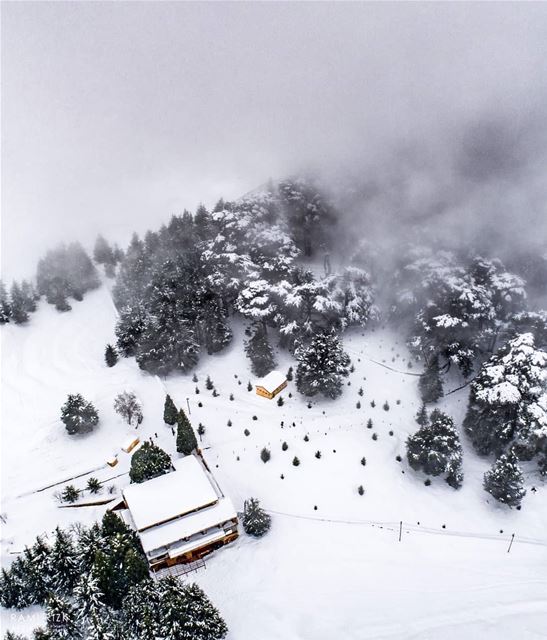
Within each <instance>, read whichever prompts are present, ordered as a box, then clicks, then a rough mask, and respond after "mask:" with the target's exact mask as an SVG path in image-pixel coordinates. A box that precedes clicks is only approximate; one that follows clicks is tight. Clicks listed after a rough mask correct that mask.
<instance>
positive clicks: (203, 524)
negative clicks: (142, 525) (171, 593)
mask: <svg viewBox="0 0 547 640" xmlns="http://www.w3.org/2000/svg"><path fill="white" fill-rule="evenodd" d="M236 517H237V512H236V510H235V509H234V505H233V504H232V501H231V500H230V499H229V498H221V499H220V500H219V501H218V502H217V503H216V504H213V505H211V506H210V507H206V508H205V509H200V510H199V511H196V512H195V513H189V514H188V515H186V516H183V517H181V518H177V519H176V520H172V521H171V522H166V523H165V524H162V525H159V526H157V527H153V528H152V529H148V530H146V531H142V532H141V533H139V537H140V539H141V543H142V547H143V549H144V551H145V552H146V553H149V552H150V551H153V550H154V549H159V548H161V547H165V546H167V545H172V544H173V543H175V542H177V541H179V540H183V539H184V538H189V537H190V536H193V535H195V534H196V533H200V532H201V531H206V530H207V529H210V528H211V527H214V526H216V525H220V524H222V523H224V522H227V521H228V520H232V519H233V518H236ZM197 542H198V545H197V546H201V545H202V544H203V538H202V537H199V538H198V539H197ZM181 544H182V543H181ZM175 555H179V552H177V553H175Z"/></svg>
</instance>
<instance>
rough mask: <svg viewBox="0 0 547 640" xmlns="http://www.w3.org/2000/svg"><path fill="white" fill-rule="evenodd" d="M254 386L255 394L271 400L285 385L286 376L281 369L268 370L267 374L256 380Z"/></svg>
mask: <svg viewBox="0 0 547 640" xmlns="http://www.w3.org/2000/svg"><path fill="white" fill-rule="evenodd" d="M255 386H256V393H257V395H259V396H262V397H264V398H269V399H270V400H271V399H272V398H275V396H276V395H277V394H278V393H279V392H280V391H282V390H283V389H284V388H285V387H286V386H287V378H286V377H285V376H284V375H283V374H282V373H281V371H270V373H268V375H267V376H264V378H262V379H261V380H257V382H256V385H255Z"/></svg>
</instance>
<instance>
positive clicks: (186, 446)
mask: <svg viewBox="0 0 547 640" xmlns="http://www.w3.org/2000/svg"><path fill="white" fill-rule="evenodd" d="M197 446H198V441H197V440H196V434H195V433H194V430H193V429H192V425H191V424H190V421H189V420H188V418H187V417H186V414H185V413H184V409H180V410H179V412H178V414H177V451H178V453H183V454H184V455H185V456H187V455H190V454H191V453H192V451H194V449H197Z"/></svg>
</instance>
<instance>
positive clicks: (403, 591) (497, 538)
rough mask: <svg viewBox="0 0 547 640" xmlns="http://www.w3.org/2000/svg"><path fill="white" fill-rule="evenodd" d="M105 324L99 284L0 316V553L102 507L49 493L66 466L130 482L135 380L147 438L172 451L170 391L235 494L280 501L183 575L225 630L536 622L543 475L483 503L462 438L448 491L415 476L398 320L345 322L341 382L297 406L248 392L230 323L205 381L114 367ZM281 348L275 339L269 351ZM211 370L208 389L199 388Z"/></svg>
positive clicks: (295, 637) (540, 601)
mask: <svg viewBox="0 0 547 640" xmlns="http://www.w3.org/2000/svg"><path fill="white" fill-rule="evenodd" d="M114 324H115V310H114V307H113V305H112V301H111V299H110V295H109V292H108V289H107V288H106V287H105V286H103V287H101V288H100V289H99V290H97V291H94V292H92V293H89V294H88V295H87V296H86V298H85V300H84V301H83V302H81V303H74V304H73V310H72V312H70V313H66V314H59V313H57V312H56V311H55V310H54V309H53V308H52V307H50V306H48V305H46V304H45V303H41V306H40V309H39V311H38V312H37V313H36V314H33V316H32V317H31V320H30V323H29V326H26V327H18V326H11V325H8V326H5V327H3V328H2V409H1V418H2V442H1V445H2V472H1V473H2V512H3V513H4V514H5V515H6V516H7V521H6V524H5V525H4V526H3V531H2V540H1V543H2V560H3V562H9V559H10V557H11V556H10V554H13V553H16V552H18V551H20V550H21V549H22V548H23V546H24V545H25V544H26V543H29V542H31V541H32V540H33V538H34V537H35V536H36V535H37V534H38V533H41V532H43V531H50V530H52V529H53V528H54V527H55V525H57V524H61V525H66V524H68V523H70V522H75V521H83V522H91V521H92V520H94V519H97V518H99V517H101V515H102V513H103V512H104V507H86V508H79V509H66V508H59V506H58V504H57V502H56V501H55V500H54V497H53V495H54V493H55V491H57V490H59V489H62V488H63V486H64V485H65V484H66V482H65V480H66V479H68V478H72V477H75V476H81V477H78V478H76V479H75V480H73V481H72V483H73V484H75V485H76V486H77V487H78V488H83V487H84V486H85V484H86V481H87V478H88V477H89V476H90V475H94V476H96V477H98V478H99V479H100V480H105V481H107V482H106V485H111V484H112V485H115V486H116V487H117V488H118V489H119V488H120V487H121V486H123V485H124V484H126V483H127V482H128V477H127V471H128V468H129V461H130V456H129V455H128V454H125V453H122V452H121V445H122V443H123V441H124V440H125V439H126V437H127V435H129V434H130V433H131V430H129V428H128V427H127V426H126V425H124V424H123V423H122V422H121V420H120V419H119V418H118V417H117V416H116V414H115V413H114V410H113V407H112V404H113V400H114V397H115V395H117V394H118V393H119V392H121V391H123V390H128V391H134V392H135V393H136V394H137V395H138V397H139V398H140V400H141V401H142V403H143V407H144V416H145V418H144V422H143V423H142V425H141V426H140V427H139V429H138V433H139V435H140V436H141V438H142V439H145V438H150V437H152V438H153V439H154V440H155V441H157V443H158V444H159V445H160V446H162V447H163V448H164V449H166V450H167V451H168V452H169V453H170V454H171V455H173V456H176V455H177V454H176V452H175V442H174V438H173V435H172V433H171V429H170V427H168V426H166V425H165V424H164V423H163V420H162V413H163V401H164V397H165V392H166V391H168V392H169V393H170V394H171V395H172V397H173V399H174V400H175V403H177V404H179V405H182V406H184V407H185V408H186V407H187V399H188V403H189V406H190V411H191V413H190V416H189V417H190V419H191V421H192V423H193V425H194V428H196V429H197V426H198V424H199V423H200V422H201V423H202V424H204V425H205V427H206V433H205V435H204V437H203V443H202V446H203V448H204V453H205V456H206V458H207V460H208V461H209V463H210V464H211V466H212V468H213V470H214V471H215V473H216V475H217V478H218V480H219V482H220V483H221V485H222V487H223V489H224V490H225V491H226V493H228V494H229V495H230V496H231V497H232V499H233V501H234V503H235V504H236V506H237V507H238V508H241V507H242V504H243V500H244V499H245V498H246V497H249V496H254V497H257V498H259V499H260V500H261V502H262V504H263V506H264V507H265V508H267V509H269V510H270V511H272V512H273V515H272V517H273V525H272V529H271V531H270V533H269V534H268V535H267V536H266V537H265V538H263V539H261V540H254V539H250V538H248V537H246V536H245V535H242V536H241V538H240V539H239V541H237V542H236V543H235V544H233V545H231V546H229V547H227V548H225V549H223V550H220V551H218V552H217V553H215V554H214V555H212V556H209V557H208V559H207V568H206V570H203V571H202V572H201V573H197V574H195V576H194V578H195V580H196V581H197V582H199V583H200V584H201V585H202V586H203V588H204V589H205V590H206V592H207V593H208V594H209V596H210V597H211V598H212V600H213V601H214V603H215V604H216V605H217V606H218V608H219V609H220V611H221V613H222V615H223V616H224V618H225V619H226V622H227V623H228V626H229V628H230V636H229V637H230V639H231V640H247V639H254V638H260V639H261V640H308V639H309V640H312V639H313V640H323V639H324V640H327V639H328V640H331V639H333V638H336V639H338V638H340V639H350V640H351V639H356V640H357V639H359V640H361V639H365V638H400V639H403V638H404V639H409V638H420V639H429V638H431V639H438V638H442V639H446V640H452V639H454V640H456V639H458V640H461V639H463V638H466V639H473V638H485V639H487V640H488V639H490V638H491V639H494V638H495V639H496V640H500V639H513V638H515V639H517V638H518V639H519V640H520V639H522V640H527V639H533V638H544V637H546V636H547V533H546V532H547V488H546V487H545V485H544V484H542V483H541V481H539V479H538V478H537V476H535V475H534V474H533V473H530V474H529V475H528V476H527V479H528V488H530V487H531V486H532V485H534V486H535V487H536V488H537V492H535V493H533V492H530V491H529V492H528V494H527V496H526V497H525V499H524V502H523V507H522V510H521V511H516V510H510V509H506V508H504V507H501V506H499V505H497V504H494V503H493V501H492V500H491V501H490V502H487V498H488V494H486V493H485V492H484V491H483V490H482V474H483V473H484V471H485V469H486V468H487V467H488V465H489V462H488V461H487V460H483V459H479V458H478V457H477V456H475V455H474V454H473V452H472V451H471V450H470V449H469V447H468V446H467V442H466V441H465V438H463V442H464V473H465V480H464V486H463V488H462V489H461V490H459V491H454V490H453V489H451V488H450V487H449V486H448V485H446V484H445V483H444V482H443V481H442V480H433V482H432V485H431V486H429V487H427V486H424V483H423V481H424V477H423V476H420V475H418V474H415V473H414V472H413V471H412V470H410V469H409V468H408V465H407V464H406V462H404V442H405V439H406V437H407V435H408V434H409V433H410V432H412V431H414V430H415V429H416V427H417V425H416V423H415V422H414V415H415V413H416V411H417V409H418V406H419V401H418V394H417V377H415V376H412V375H409V373H413V372H416V371H418V368H417V367H414V368H413V369H410V370H409V369H408V368H407V360H408V357H409V356H408V352H407V351H406V348H405V346H404V340H403V339H402V338H401V337H398V336H395V335H394V334H393V333H391V332H389V331H387V330H381V329H377V330H375V331H367V332H366V333H364V334H363V332H361V331H353V332H350V333H349V334H346V336H345V340H344V343H345V347H346V349H347V350H348V352H349V353H350V355H351V357H352V359H353V363H354V365H355V371H354V373H352V374H351V375H350V377H349V379H348V382H349V383H350V384H349V385H348V386H347V387H346V388H345V390H344V395H343V397H342V398H341V399H339V400H337V401H334V402H332V401H327V400H313V401H312V407H311V408H308V406H307V405H308V401H307V400H306V399H304V398H302V397H301V396H300V395H299V394H298V393H297V392H296V389H295V386H294V383H289V386H288V388H287V389H286V390H285V391H284V392H283V394H282V395H283V398H284V400H285V403H284V405H283V406H281V407H280V406H278V405H277V403H276V401H275V400H273V401H269V400H267V399H264V398H261V397H259V396H257V395H256V394H255V393H254V391H253V392H248V391H247V382H248V381H249V380H251V381H252V380H253V376H252V375H251V373H250V369H249V363H248V361H247V359H246V358H245V356H244V353H243V346H242V339H243V335H242V329H241V327H239V326H238V327H235V333H236V337H235V339H234V342H233V344H232V346H231V347H230V348H229V349H228V350H226V352H224V353H222V354H220V355H217V356H212V357H207V356H204V357H202V359H201V361H200V364H199V366H198V368H197V369H196V373H197V376H198V378H199V382H198V383H197V386H198V387H199V389H200V393H199V395H198V394H196V393H195V387H196V384H195V383H193V382H192V380H191V378H192V376H191V375H188V376H173V377H170V378H168V379H167V380H160V379H158V378H155V377H153V376H149V375H147V374H144V373H143V372H141V371H140V370H139V369H138V367H137V366H136V364H135V362H134V360H132V359H131V360H121V361H120V362H119V363H118V364H117V365H116V366H115V367H114V368H112V369H108V368H107V367H106V366H105V365H104V360H103V353H104V347H105V345H106V343H107V342H113V341H114V333H113V331H114ZM374 361H375V362H374ZM290 364H293V365H294V362H291V360H290V357H289V356H288V355H287V354H284V353H283V354H280V368H281V369H282V370H286V369H287V368H288V366H289V365H290ZM382 364H385V365H387V366H389V367H391V368H392V369H396V371H393V370H391V369H387V368H385V367H384V366H382ZM207 374H209V375H210V376H211V378H212V380H213V382H214V384H215V387H216V389H217V391H218V392H219V394H220V395H219V396H218V397H216V398H215V397H213V396H212V393H211V392H210V391H207V390H206V389H205V384H204V382H205V377H206V376H207ZM240 383H241V384H240ZM360 386H362V387H363V390H364V394H363V396H362V397H361V396H359V395H358V389H359V387H360ZM455 386H457V382H456V381H454V383H453V384H452V383H451V384H450V385H448V388H449V389H450V388H453V387H455ZM76 392H79V393H82V395H83V396H84V397H85V398H86V399H88V400H91V401H92V402H93V404H94V405H95V406H96V407H97V409H98V410H99V415H100V424H99V426H98V427H97V428H96V429H95V431H94V432H93V433H91V434H88V435H86V436H69V435H68V434H67V432H66V431H65V429H64V426H63V424H62V423H61V422H60V420H59V411H60V407H61V405H62V404H63V402H64V401H65V399H66V396H67V394H68V393H76ZM230 393H233V395H234V400H233V401H231V400H230V399H229V396H230ZM289 393H292V397H289ZM372 400H374V401H375V403H376V406H375V407H374V408H373V407H371V404H370V403H371V401H372ZM386 400H387V401H388V402H389V406H390V408H389V411H385V410H384V409H383V404H384V402H385V401H386ZM358 401H360V402H361V408H357V407H356V403H357V402H358ZM198 402H202V403H203V406H202V407H199V406H198ZM465 406H466V390H465V389H464V390H462V391H459V392H457V393H454V394H451V395H449V396H448V397H447V398H446V399H445V401H444V402H443V407H444V408H445V409H446V410H447V411H448V413H450V414H451V415H452V416H453V417H454V418H455V420H456V422H457V424H458V425H460V424H461V419H462V417H463V413H464V411H465ZM253 416H256V418H257V419H256V420H253ZM368 418H372V420H373V423H374V426H373V429H371V430H369V429H367V428H366V422H367V419H368ZM228 420H231V422H232V426H228V424H227V423H228ZM282 423H283V424H282ZM245 429H248V430H249V431H250V435H249V436H246V435H245V434H244V430H245ZM390 430H391V431H393V435H392V436H390V435H389V432H390ZM374 432H375V433H377V434H378V439H377V440H376V441H374V440H373V439H372V434H373V433H374ZM306 435H307V436H308V437H309V441H307V442H306V441H305V440H304V436H306ZM283 441H286V442H287V443H288V445H289V446H288V450H287V451H285V452H284V451H282V449H281V444H282V442H283ZM264 446H266V447H268V448H269V449H270V450H271V453H272V457H271V460H270V461H269V462H268V463H267V464H264V463H263V462H262V461H261V460H260V457H259V452H260V450H261V449H262V448H263V447H264ZM318 450H319V451H321V458H320V459H317V458H316V457H315V452H316V451H318ZM114 453H118V454H119V460H120V463H119V464H118V465H117V466H116V467H114V468H110V467H108V466H106V464H105V462H106V460H107V458H109V457H110V456H111V455H112V454H114ZM398 454H400V455H401V456H402V457H403V462H397V461H396V456H397V455H398ZM295 455H296V456H298V458H299V459H300V466H298V467H295V466H293V465H292V460H293V457H294V456H295ZM363 457H366V466H363V465H362V464H361V459H362V458H363ZM403 472H404V473H403ZM81 474H84V475H81ZM282 476H283V477H282ZM55 483H60V484H59V485H58V486H54V487H50V488H45V487H49V486H50V485H53V484H55ZM359 485H363V487H364V488H365V494H364V495H363V496H360V495H359V494H358V493H357V488H358V486H359ZM39 489H43V490H42V491H38V490H39ZM106 493H107V492H106V490H105V491H103V494H101V495H106ZM400 521H403V523H404V525H403V529H402V539H401V541H400V542H399V522H400ZM513 533H515V534H516V535H515V542H514V544H513V547H512V549H511V553H509V554H508V553H507V548H508V544H509V540H510V537H511V534H513ZM3 619H4V621H5V622H7V623H8V624H11V623H13V622H14V620H16V621H17V622H20V626H22V627H25V625H26V628H27V629H28V627H29V625H30V626H36V624H37V622H36V620H33V621H32V624H31V623H30V622H29V621H28V619H27V620H26V619H25V618H20V617H19V616H18V614H15V616H13V614H12V612H3ZM14 626H15V627H17V626H19V624H15V623H14Z"/></svg>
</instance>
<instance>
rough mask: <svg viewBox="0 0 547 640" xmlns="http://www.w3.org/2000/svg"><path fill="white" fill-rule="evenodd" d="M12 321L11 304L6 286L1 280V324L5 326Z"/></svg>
mask: <svg viewBox="0 0 547 640" xmlns="http://www.w3.org/2000/svg"><path fill="white" fill-rule="evenodd" d="M10 319H11V305H10V302H9V297H8V292H7V291H6V285H5V284H4V283H3V282H2V281H1V280H0V324H5V323H6V322H9V321H10Z"/></svg>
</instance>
